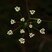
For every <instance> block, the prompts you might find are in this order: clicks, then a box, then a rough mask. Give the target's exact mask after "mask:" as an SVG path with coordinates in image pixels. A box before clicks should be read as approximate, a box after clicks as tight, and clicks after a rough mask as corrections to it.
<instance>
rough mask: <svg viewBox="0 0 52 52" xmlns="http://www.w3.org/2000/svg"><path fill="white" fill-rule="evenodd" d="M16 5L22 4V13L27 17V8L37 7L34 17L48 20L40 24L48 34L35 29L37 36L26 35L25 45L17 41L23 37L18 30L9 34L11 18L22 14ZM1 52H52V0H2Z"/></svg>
mask: <svg viewBox="0 0 52 52" xmlns="http://www.w3.org/2000/svg"><path fill="white" fill-rule="evenodd" d="M15 6H20V7H21V15H22V16H25V17H27V18H28V14H26V13H27V12H28V11H27V9H35V10H36V14H35V16H33V17H39V18H41V19H42V20H45V21H48V22H43V23H42V24H41V26H39V27H40V28H41V27H44V28H45V29H46V34H45V35H41V34H40V33H39V32H37V31H35V34H36V36H35V37H33V38H32V39H30V38H28V36H26V35H25V38H26V43H25V45H21V44H20V43H19V42H17V40H18V39H19V38H20V37H21V36H20V35H19V33H17V31H16V32H15V33H14V35H13V36H8V35H7V34H6V32H7V31H8V30H9V29H11V25H10V23H9V21H10V19H11V18H13V19H15V18H16V17H17V18H18V17H19V16H20V13H19V14H17V13H16V11H15V10H14V7H15ZM27 7H28V8H27ZM26 8H27V9H26ZM0 52H52V0H0Z"/></svg>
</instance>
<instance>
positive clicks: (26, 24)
mask: <svg viewBox="0 0 52 52" xmlns="http://www.w3.org/2000/svg"><path fill="white" fill-rule="evenodd" d="M14 10H15V11H16V12H19V11H20V10H21V9H20V7H18V6H16V7H15V8H14ZM35 12H36V11H35V10H29V13H30V15H35ZM30 19H31V18H28V19H27V21H28V20H30ZM32 19H34V20H36V23H37V24H40V23H42V20H41V19H40V18H32ZM27 21H26V19H25V17H22V18H20V20H19V22H23V24H24V25H25V27H24V28H27V27H28V28H29V30H30V29H33V24H32V23H33V22H32V21H30V22H29V21H28V22H27ZM15 23H16V21H15V20H14V19H11V20H10V24H11V25H13V24H15ZM21 25H22V24H21ZM20 27H21V26H20ZM17 28H18V27H17ZM24 28H21V29H20V31H19V33H20V34H24V33H26V31H25V29H24ZM35 30H36V29H35ZM39 32H40V33H41V34H45V29H44V28H41V29H40V30H39ZM13 33H14V31H13V30H11V29H10V30H8V31H7V34H8V35H13ZM28 34H29V37H30V38H32V37H34V36H35V34H34V33H33V32H31V31H30V32H29V33H28ZM24 35H25V34H24ZM18 41H19V42H20V43H21V44H24V43H25V39H24V38H23V37H21V38H19V40H18Z"/></svg>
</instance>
